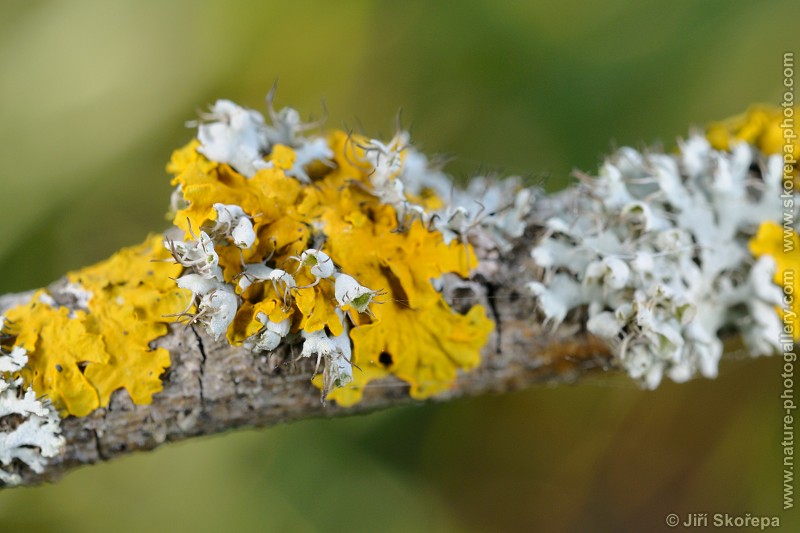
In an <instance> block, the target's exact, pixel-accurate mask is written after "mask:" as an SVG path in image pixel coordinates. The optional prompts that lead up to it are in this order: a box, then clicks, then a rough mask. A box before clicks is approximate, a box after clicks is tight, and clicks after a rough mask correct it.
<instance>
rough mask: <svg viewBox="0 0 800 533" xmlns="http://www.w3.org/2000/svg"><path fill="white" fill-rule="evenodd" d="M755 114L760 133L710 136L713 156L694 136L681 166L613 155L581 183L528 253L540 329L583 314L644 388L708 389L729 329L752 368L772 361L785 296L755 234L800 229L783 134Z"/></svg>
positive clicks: (632, 153) (726, 131)
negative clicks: (789, 223)
mask: <svg viewBox="0 0 800 533" xmlns="http://www.w3.org/2000/svg"><path fill="white" fill-rule="evenodd" d="M753 113H754V115H753V116H755V120H756V121H757V123H758V124H757V127H756V126H753V125H750V124H749V123H748V121H747V120H746V119H741V120H740V119H737V120H736V121H734V123H733V124H731V123H724V124H723V125H717V126H714V127H712V128H711V129H710V131H709V136H710V138H711V139H712V141H713V142H714V144H715V145H716V146H718V147H719V148H721V149H715V148H714V147H713V146H712V144H711V142H709V140H708V139H707V138H705V137H703V136H701V135H697V134H693V135H691V136H690V137H689V138H688V140H686V141H682V142H680V145H679V153H677V154H662V153H656V152H639V151H637V150H634V149H632V148H622V149H620V150H618V151H617V152H616V153H615V154H614V155H612V156H611V157H609V158H608V159H607V160H606V161H605V163H604V164H603V165H602V167H601V169H600V172H599V175H598V176H596V177H588V176H583V177H582V183H581V184H580V185H579V190H578V193H577V194H575V195H574V196H573V198H574V203H573V204H572V205H568V206H566V209H565V212H564V213H563V214H561V215H559V216H556V217H553V218H551V219H550V220H548V221H547V223H546V233H545V235H544V237H543V238H542V239H541V241H540V242H538V243H537V244H536V245H535V246H534V247H533V248H532V250H531V256H532V258H533V259H534V261H535V262H536V263H537V264H538V265H539V266H541V267H542V268H543V269H544V279H543V280H541V281H532V282H530V283H528V288H529V290H530V291H531V293H532V294H533V295H535V296H536V297H537V299H538V304H539V307H540V309H541V311H542V313H543V314H544V316H545V318H546V320H548V321H550V322H551V323H552V324H553V325H558V324H559V323H561V322H562V321H563V320H564V319H565V318H566V317H567V315H568V313H570V312H575V311H576V310H579V309H585V312H586V313H587V314H588V321H587V329H588V331H589V332H590V333H592V334H594V335H596V336H597V337H599V338H601V339H603V340H605V341H606V342H607V343H608V344H609V345H610V346H611V347H612V348H613V350H614V352H615V355H616V356H617V358H618V360H619V362H620V364H621V365H622V366H623V367H624V368H625V369H626V370H627V371H628V373H629V374H630V375H631V376H632V377H634V378H635V379H638V380H640V381H641V382H642V383H643V384H644V385H645V386H647V387H648V388H655V387H656V386H658V384H659V383H660V382H661V380H662V377H663V376H664V375H667V376H669V377H670V378H671V379H673V380H675V381H679V382H680V381H686V380H687V379H689V378H690V377H692V376H693V375H694V374H696V373H700V374H702V375H704V376H707V377H714V376H716V374H717V370H718V364H719V360H720V357H721V355H722V352H723V344H722V341H721V340H720V337H719V334H720V332H721V331H722V330H724V329H737V330H738V331H740V332H741V334H742V337H743V340H744V342H745V344H746V346H747V347H748V349H749V350H750V352H751V353H752V354H754V355H764V354H771V353H774V352H775V351H777V350H778V349H779V348H780V338H781V336H780V332H781V329H782V325H781V319H780V315H779V314H778V313H776V312H774V308H776V307H780V306H781V304H782V292H781V288H780V287H779V286H778V285H777V284H776V283H774V282H773V280H775V281H777V280H778V277H777V272H776V264H775V263H776V259H775V256H774V255H773V256H770V254H769V253H768V251H767V248H769V247H768V246H767V247H765V246H762V243H763V242H764V237H763V235H762V234H763V232H764V229H763V228H765V227H766V228H769V227H771V226H769V224H772V223H775V222H777V221H779V220H780V219H781V216H782V209H783V210H785V206H786V205H790V206H791V210H792V212H791V214H790V218H791V220H797V206H798V205H800V204H799V203H798V201H797V200H798V198H797V195H796V193H795V192H793V191H792V192H790V198H791V199H792V202H790V203H789V204H784V202H783V200H782V196H781V195H782V194H785V190H784V187H783V184H784V160H783V157H782V150H781V153H777V154H776V153H775V151H776V150H778V149H782V145H781V146H778V145H777V144H776V141H775V140H774V136H775V131H774V130H775V129H778V130H779V128H778V123H777V122H776V121H775V120H772V119H770V120H767V119H766V118H765V111H764V110H763V109H761V108H759V109H758V110H757V112H753ZM775 114H776V113H775V112H772V114H771V115H770V116H773V115H775ZM741 139H744V140H746V141H748V142H745V141H744V140H741ZM749 143H756V144H755V145H754V144H749ZM759 147H761V148H762V150H767V152H762V151H761V150H759ZM728 149H729V150H728ZM770 153H773V154H774V155H769V154H770ZM765 224H767V225H766V226H765ZM759 227H761V228H762V230H761V232H759V235H760V236H759V237H756V234H757V232H758V231H759ZM748 246H750V249H748ZM769 249H770V250H772V251H773V252H775V251H776V248H775V247H772V248H769ZM750 250H752V251H753V254H755V257H754V255H753V254H751V252H750ZM794 257H795V258H794V259H792V261H794V263H795V268H797V267H800V262H798V261H797V259H796V255H795V256H794ZM778 262H779V264H780V260H778ZM779 270H780V269H779Z"/></svg>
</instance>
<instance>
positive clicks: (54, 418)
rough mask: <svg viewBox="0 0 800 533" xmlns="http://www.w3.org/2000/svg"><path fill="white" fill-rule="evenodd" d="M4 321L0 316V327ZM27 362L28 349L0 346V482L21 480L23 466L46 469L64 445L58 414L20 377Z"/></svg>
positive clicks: (0, 327) (36, 469)
mask: <svg viewBox="0 0 800 533" xmlns="http://www.w3.org/2000/svg"><path fill="white" fill-rule="evenodd" d="M3 323H4V320H3V319H2V317H0V329H2V327H3ZM27 362H28V354H27V353H26V351H25V349H23V348H21V347H19V346H16V347H14V348H12V349H10V350H9V351H6V350H5V349H2V348H0V464H2V467H0V482H1V483H3V484H5V485H16V484H18V483H20V482H21V480H22V478H21V476H20V473H19V468H18V467H19V466H21V465H24V466H26V467H27V468H30V469H31V470H33V471H34V472H36V473H41V472H43V471H44V469H45V466H46V465H47V460H48V459H49V458H52V457H56V456H57V455H59V454H60V453H61V450H62V449H63V447H64V437H63V436H61V426H60V421H59V417H58V413H57V412H56V410H55V409H54V408H53V406H52V405H51V404H50V402H49V401H48V400H47V399H46V398H44V399H41V398H38V397H37V395H36V393H35V392H34V390H33V388H31V387H30V386H28V387H27V388H26V387H24V386H23V380H22V378H21V377H19V372H20V371H21V370H22V369H23V368H24V366H25V365H26V363H27Z"/></svg>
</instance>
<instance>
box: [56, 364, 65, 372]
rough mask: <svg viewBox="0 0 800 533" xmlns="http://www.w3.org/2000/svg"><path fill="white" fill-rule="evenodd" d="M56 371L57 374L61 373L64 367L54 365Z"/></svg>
mask: <svg viewBox="0 0 800 533" xmlns="http://www.w3.org/2000/svg"><path fill="white" fill-rule="evenodd" d="M56 371H57V372H63V371H64V367H63V366H61V365H56Z"/></svg>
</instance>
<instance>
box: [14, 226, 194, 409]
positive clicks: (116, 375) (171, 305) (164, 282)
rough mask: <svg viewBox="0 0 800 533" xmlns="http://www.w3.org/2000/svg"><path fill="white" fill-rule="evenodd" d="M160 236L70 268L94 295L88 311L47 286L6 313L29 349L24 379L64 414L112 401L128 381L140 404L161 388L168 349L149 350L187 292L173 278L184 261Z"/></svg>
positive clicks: (78, 285) (80, 286)
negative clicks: (52, 299)
mask: <svg viewBox="0 0 800 533" xmlns="http://www.w3.org/2000/svg"><path fill="white" fill-rule="evenodd" d="M168 257H169V254H168V253H167V252H166V250H164V247H163V244H162V238H161V236H151V237H149V238H148V239H147V240H146V241H145V242H144V243H143V244H141V245H139V246H135V247H132V248H125V249H123V250H121V251H119V252H117V253H116V254H114V255H113V256H112V257H111V258H110V259H108V260H106V261H103V262H101V263H98V264H96V265H94V266H90V267H87V268H85V269H83V270H79V271H76V272H72V273H70V274H68V275H67V278H68V280H69V282H70V283H72V284H73V285H74V287H75V290H76V291H80V292H83V293H85V294H89V295H90V297H89V301H88V310H85V311H84V310H78V311H73V312H70V311H69V310H68V309H67V308H65V307H53V306H52V305H51V304H50V303H48V302H49V300H48V299H47V298H46V297H44V298H43V297H42V294H43V293H42V292H40V293H38V294H37V295H36V296H35V297H34V298H33V299H32V300H31V302H29V303H28V304H26V305H23V306H19V307H16V308H14V309H11V310H9V311H8V313H7V317H8V318H9V321H10V322H11V324H12V325H13V326H12V327H11V328H10V333H11V334H12V335H14V338H15V340H14V344H15V345H19V346H22V347H24V348H25V349H26V350H27V351H28V354H29V360H28V365H27V367H26V368H25V369H23V371H22V376H23V378H24V379H25V381H26V384H30V385H32V386H33V388H34V390H35V391H36V392H37V394H39V395H42V396H47V397H48V398H50V399H51V401H52V402H53V405H54V406H55V407H56V408H57V409H59V411H60V412H61V413H62V415H64V416H66V415H74V416H85V415H87V414H89V413H90V412H92V411H93V410H94V409H96V408H98V407H104V406H106V405H108V402H109V399H110V396H111V393H113V392H114V391H115V390H117V389H120V388H125V389H126V390H127V391H128V393H129V394H130V396H131V399H132V400H133V401H134V402H135V403H138V404H148V403H150V402H151V401H152V396H153V394H155V393H156V392H158V391H160V390H161V389H162V383H161V377H160V376H161V374H162V373H163V372H164V370H165V369H166V368H168V367H169V365H170V358H169V353H168V352H167V351H166V350H164V349H162V348H158V349H155V350H151V349H150V346H149V344H150V342H151V341H153V340H155V339H156V338H158V337H160V336H163V335H165V334H166V333H167V325H166V322H168V321H171V320H172V319H170V318H166V316H165V315H170V314H174V313H178V312H180V311H182V310H183V309H184V308H185V307H186V306H187V305H188V303H189V293H188V292H187V291H185V290H183V289H179V288H177V287H176V286H175V282H174V281H173V280H172V279H170V278H174V277H176V276H177V275H179V273H180V267H179V266H178V265H175V264H172V263H169V262H164V260H165V259H167V258H168Z"/></svg>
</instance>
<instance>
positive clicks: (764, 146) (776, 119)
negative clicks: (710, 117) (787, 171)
mask: <svg viewBox="0 0 800 533" xmlns="http://www.w3.org/2000/svg"><path fill="white" fill-rule="evenodd" d="M794 111H800V108H797V109H795V110H794ZM794 114H796V113H794ZM782 123H784V113H783V110H782V109H781V108H778V107H774V106H766V105H756V106H753V107H751V108H750V109H748V110H747V112H746V113H743V114H741V115H737V116H735V117H731V118H728V119H726V120H722V121H719V122H712V123H711V124H709V125H708V127H707V128H706V137H707V138H708V140H709V142H710V143H711V146H712V147H714V149H716V150H730V148H731V144H732V143H733V142H737V141H744V142H747V143H749V144H752V145H753V146H755V147H757V148H758V149H759V150H761V152H763V153H764V154H766V155H773V154H788V155H790V156H791V160H792V161H794V160H796V159H797V156H798V154H800V141H798V139H797V138H796V137H795V138H794V139H792V140H791V141H790V142H789V143H788V144H787V142H786V139H784V128H783V127H782V126H781V124H782ZM787 164H789V163H788V162H787ZM791 164H792V165H794V169H793V172H794V173H797V168H798V167H797V166H796V164H794V163H791Z"/></svg>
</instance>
